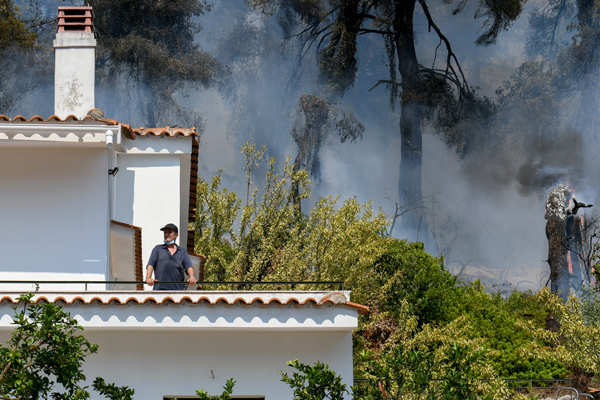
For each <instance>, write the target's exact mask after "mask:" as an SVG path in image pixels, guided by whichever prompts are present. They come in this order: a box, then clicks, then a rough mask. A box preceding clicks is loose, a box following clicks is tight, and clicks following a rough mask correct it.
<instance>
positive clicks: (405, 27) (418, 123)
mask: <svg viewBox="0 0 600 400" xmlns="http://www.w3.org/2000/svg"><path fill="white" fill-rule="evenodd" d="M450 2H451V1H448V3H450ZM250 3H251V4H252V5H254V6H258V7H264V8H266V9H272V6H273V5H277V6H280V7H283V8H284V9H287V10H289V11H291V12H294V13H296V14H297V15H299V16H300V18H301V20H302V22H303V23H304V24H305V25H306V28H305V29H304V30H302V32H301V33H300V34H299V35H298V36H301V37H304V38H306V43H307V46H308V47H310V46H311V45H312V44H314V43H317V46H316V48H317V53H318V63H319V68H320V70H321V78H322V80H323V81H324V83H326V84H327V85H328V86H329V87H330V88H331V89H332V92H333V93H336V94H337V95H338V96H341V95H343V94H344V93H345V91H346V90H347V89H348V88H349V87H350V86H351V85H352V84H353V83H354V81H355V79H356V71H357V62H358V60H357V40H358V38H360V37H361V36H362V35H375V36H376V37H378V38H380V39H381V40H382V41H383V44H384V45H385V49H386V53H387V57H388V62H387V64H388V67H389V76H388V77H387V78H385V79H382V80H380V81H379V82H375V86H377V85H378V84H383V85H386V86H387V87H388V88H389V90H390V98H391V103H392V107H393V106H394V103H395V101H396V100H397V99H398V98H399V99H400V106H401V111H400V112H401V116H400V129H399V134H400V136H401V141H400V142H401V149H400V157H401V160H400V180H399V195H400V198H401V206H402V207H410V208H412V209H414V210H415V213H412V215H410V216H409V214H406V215H405V216H404V217H403V223H404V225H405V227H407V228H409V229H411V230H413V231H414V232H418V231H419V230H421V231H423V230H424V229H423V226H422V223H423V222H424V218H423V216H424V214H423V207H421V206H415V205H421V204H422V203H423V200H422V190H421V179H422V178H421V164H422V157H423V148H422V124H423V122H424V118H425V115H433V114H435V110H431V109H429V110H427V112H425V109H426V108H427V107H431V106H434V107H436V106H440V102H441V101H440V99H443V100H442V101H444V102H448V101H449V102H450V103H452V104H455V105H459V106H460V105H463V104H464V101H463V100H464V99H465V98H472V96H471V94H472V92H471V90H470V88H469V86H468V85H467V83H466V79H465V76H464V74H463V72H462V70H461V67H460V65H459V62H458V58H457V57H456V55H455V54H454V51H453V48H452V46H451V43H450V40H448V38H447V37H446V36H445V35H444V34H443V33H442V31H441V29H440V28H439V27H438V26H437V24H436V22H435V19H434V18H433V16H432V15H431V13H430V12H429V4H430V3H432V2H430V1H428V0H386V1H380V0H335V1H333V0H285V1H282V0H253V1H251V2H250ZM417 3H418V4H419V6H420V7H421V9H422V11H423V12H424V14H425V17H426V19H427V22H428V25H429V28H430V30H431V31H433V32H434V33H435V35H437V36H438V38H439V40H440V44H441V46H442V48H443V50H440V53H442V52H444V50H445V57H439V59H441V60H443V61H442V62H441V63H437V64H436V65H433V66H432V67H425V66H423V65H421V64H420V63H419V61H418V58H417V55H416V51H415V37H414V26H413V21H414V18H415V8H416V5H417ZM479 3H480V5H479V9H478V11H477V14H476V16H484V17H485V18H486V25H487V27H488V29H486V31H485V32H484V34H482V35H481V36H480V37H479V38H478V39H477V43H479V44H490V43H493V42H494V40H495V38H496V37H497V35H498V34H499V32H500V31H501V30H502V29H504V28H506V27H508V25H509V24H510V22H511V21H513V20H514V19H516V18H517V16H518V15H519V14H520V12H521V9H522V3H523V0H506V1H503V2H499V1H495V0H494V1H480V2H479ZM466 4H467V2H466V1H460V2H457V3H456V7H455V10H454V13H458V12H460V11H462V10H463V8H464V7H465V5H466ZM434 64H435V63H434ZM440 64H441V65H440ZM398 75H399V76H398ZM398 78H400V79H398ZM440 90H441V91H443V93H440ZM446 106H447V104H446Z"/></svg>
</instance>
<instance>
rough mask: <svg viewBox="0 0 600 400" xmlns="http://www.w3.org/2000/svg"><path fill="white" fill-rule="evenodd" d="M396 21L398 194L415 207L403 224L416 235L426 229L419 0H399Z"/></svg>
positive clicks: (401, 199) (397, 0)
mask: <svg viewBox="0 0 600 400" xmlns="http://www.w3.org/2000/svg"><path fill="white" fill-rule="evenodd" d="M395 3H396V13H395V18H394V23H393V29H394V44H395V47H396V55H397V58H398V70H399V72H400V76H401V78H402V95H401V102H400V104H401V107H402V109H401V115H400V136H401V150H400V156H401V161H400V180H399V194H400V202H401V204H402V206H403V207H409V208H411V209H413V208H414V212H412V211H411V212H409V213H407V214H406V215H405V217H403V219H404V221H403V224H404V225H405V226H406V227H407V228H409V229H410V230H411V231H414V233H415V234H416V236H417V238H416V239H417V240H418V237H419V234H420V233H421V234H424V233H426V232H427V227H426V224H425V221H424V213H423V207H422V204H423V197H422V188H421V165H422V160H423V139H422V122H423V111H422V105H421V104H420V101H419V87H420V86H421V85H420V78H419V63H418V60H417V54H416V51H415V38H414V32H413V18H414V12H415V4H416V0H408V1H407V0H396V2H395Z"/></svg>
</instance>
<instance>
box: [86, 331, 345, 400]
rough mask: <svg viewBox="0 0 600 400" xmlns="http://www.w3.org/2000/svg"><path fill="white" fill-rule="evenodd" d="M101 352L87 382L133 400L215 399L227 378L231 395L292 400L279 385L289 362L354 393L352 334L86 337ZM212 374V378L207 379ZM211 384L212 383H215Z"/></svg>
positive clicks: (94, 334)
mask: <svg viewBox="0 0 600 400" xmlns="http://www.w3.org/2000/svg"><path fill="white" fill-rule="evenodd" d="M87 336H88V338H89V339H90V340H91V341H92V342H94V343H97V344H98V345H99V346H100V351H99V352H98V354H97V355H95V356H93V357H91V358H90V359H89V361H88V363H87V365H86V373H87V376H88V378H90V379H93V377H95V376H103V377H104V378H106V379H108V380H112V381H115V382H118V383H119V384H121V385H128V386H131V387H133V388H135V398H136V399H145V400H146V399H147V400H161V399H162V396H164V395H188V396H189V395H194V394H195V390H196V389H199V388H202V389H204V390H206V391H208V392H209V393H211V394H215V393H220V391H221V390H222V389H221V388H222V386H223V384H224V383H225V381H226V380H227V379H228V378H230V377H231V378H234V379H235V380H236V381H237V383H236V386H235V391H234V394H235V395H264V396H265V398H266V399H269V400H288V399H291V398H292V396H291V391H290V390H289V387H288V386H287V385H286V384H284V383H283V382H281V381H280V379H281V377H280V374H279V371H281V370H289V368H287V367H286V362H287V361H289V360H293V359H300V360H301V361H303V362H314V361H317V360H320V361H323V362H326V363H327V364H329V366H330V367H331V368H332V369H333V370H335V371H336V372H337V373H339V374H341V375H342V376H343V378H344V383H346V385H348V386H351V385H352V334H351V333H350V332H282V331H272V332H262V333H259V332H244V331H241V332H196V333H194V332H170V333H168V332H145V333H143V335H141V336H140V334H139V333H133V332H89V333H88V334H87ZM211 371H212V372H211ZM213 376H214V378H213Z"/></svg>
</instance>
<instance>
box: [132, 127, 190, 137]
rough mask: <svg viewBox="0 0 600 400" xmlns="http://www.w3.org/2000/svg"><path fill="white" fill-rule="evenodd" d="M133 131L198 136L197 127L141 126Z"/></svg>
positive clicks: (144, 134) (146, 134)
mask: <svg viewBox="0 0 600 400" xmlns="http://www.w3.org/2000/svg"><path fill="white" fill-rule="evenodd" d="M132 132H133V133H134V134H136V135H138V136H169V137H176V136H198V133H197V132H196V128H195V127H194V128H171V127H169V126H165V127H164V128H144V127H143V126H142V127H140V128H134V129H132Z"/></svg>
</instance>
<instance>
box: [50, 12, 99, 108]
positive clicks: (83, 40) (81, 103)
mask: <svg viewBox="0 0 600 400" xmlns="http://www.w3.org/2000/svg"><path fill="white" fill-rule="evenodd" d="M92 18H93V15H92V7H72V6H69V7H58V32H57V33H56V39H54V114H56V115H58V116H59V117H60V118H65V117H66V116H68V115H70V114H73V115H75V116H77V117H78V118H80V119H81V118H83V117H85V115H86V114H87V112H88V111H89V110H90V109H92V108H94V79H95V63H96V39H95V38H94V32H93V31H94V29H93V23H92Z"/></svg>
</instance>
